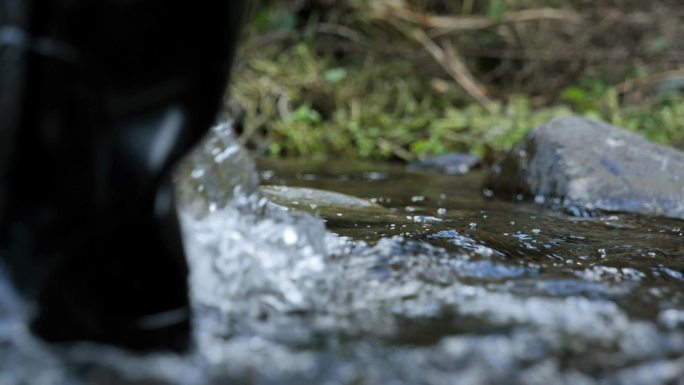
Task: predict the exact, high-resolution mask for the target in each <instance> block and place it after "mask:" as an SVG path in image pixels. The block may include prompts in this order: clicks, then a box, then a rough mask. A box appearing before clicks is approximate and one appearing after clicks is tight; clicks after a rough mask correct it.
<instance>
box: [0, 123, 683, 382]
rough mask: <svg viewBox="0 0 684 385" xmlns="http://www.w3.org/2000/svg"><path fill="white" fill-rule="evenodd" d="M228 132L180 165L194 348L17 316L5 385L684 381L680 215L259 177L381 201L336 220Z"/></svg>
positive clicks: (362, 178) (379, 172)
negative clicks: (278, 188) (291, 205)
mask: <svg viewBox="0 0 684 385" xmlns="http://www.w3.org/2000/svg"><path fill="white" fill-rule="evenodd" d="M226 129H227V128H226V127H219V128H217V131H216V132H215V137H214V139H212V140H210V141H208V142H206V143H205V146H204V148H203V150H202V151H201V152H198V153H197V154H196V155H195V156H194V157H193V158H192V159H191V161H190V162H189V163H188V164H187V165H186V167H185V168H184V169H182V170H181V171H180V173H179V189H180V190H181V192H180V204H181V207H182V215H181V219H182V224H183V228H184V232H185V239H186V249H187V253H188V258H189V265H190V269H191V277H190V283H191V288H192V293H191V295H192V301H193V304H194V318H195V327H196V347H195V349H194V350H193V351H192V352H189V353H187V354H185V355H182V356H176V355H166V354H150V355H146V356H138V355H132V354H130V353H127V352H122V351H119V350H116V349H113V348H107V347H102V346H93V345H87V344H77V345H75V346H67V347H54V346H53V347H48V346H45V345H43V344H41V343H40V342H39V341H36V340H35V339H33V338H31V337H30V336H29V335H28V334H27V333H26V332H25V331H24V329H23V328H22V326H21V325H22V323H21V320H18V319H16V318H12V317H4V318H3V321H2V323H0V325H1V326H2V327H0V373H2V376H0V378H2V380H3V381H4V382H2V383H3V384H5V383H7V384H19V383H37V379H40V378H50V379H51V383H57V384H62V383H64V384H66V383H86V384H91V383H93V384H95V383H101V382H102V381H103V379H107V380H108V381H110V382H111V383H129V384H142V383H145V384H148V383H155V384H156V383H172V384H205V383H217V384H218V383H220V384H224V383H236V384H245V383H251V384H301V383H329V384H378V383H393V384H453V383H468V384H497V383H505V384H548V383H557V384H683V383H684V382H683V381H684V380H683V379H684V290H683V289H684V222H682V221H681V220H677V219H663V218H647V217H640V216H636V215H628V214H614V215H605V216H596V217H590V218H579V217H574V216H570V215H566V214H564V213H562V212H559V211H552V210H547V209H545V208H544V207H542V206H539V205H535V204H527V203H520V204H514V203H510V202H507V201H502V200H495V199H488V198H486V197H485V196H484V194H483V192H482V189H481V185H482V181H483V175H482V174H478V173H472V174H468V175H465V176H450V175H436V174H416V173H407V172H405V171H404V170H403V168H402V167H400V166H393V165H384V164H350V163H349V162H344V163H334V162H328V163H316V162H308V161H307V162H300V161H292V162H285V161H278V162H262V163H261V164H260V165H259V170H260V174H261V179H262V183H263V184H267V185H286V186H291V187H301V188H307V189H320V190H324V191H334V192H338V193H342V194H347V195H350V196H355V197H357V198H360V199H362V200H364V202H365V201H369V202H373V205H369V207H368V212H366V213H365V214H364V209H363V208H362V207H358V206H357V207H355V208H354V215H353V216H344V215H342V216H337V215H327V214H326V215H325V216H323V219H320V218H316V217H314V216H311V215H310V214H305V213H299V212H296V211H293V210H285V209H283V208H282V207H278V206H274V205H272V204H270V203H269V202H268V200H267V199H265V198H264V197H263V196H262V195H261V194H259V193H258V188H257V186H256V175H257V171H256V169H255V168H254V166H253V164H252V163H251V161H250V160H249V159H248V158H247V157H245V156H244V154H243V153H242V152H241V150H239V149H238V148H237V146H236V145H235V143H234V141H233V139H232V138H231V136H230V135H229V134H228V133H227V132H226V131H225V130H226ZM222 154H223V155H222ZM226 170H230V171H226ZM238 186H240V187H238ZM215 189H217V191H214V190H215ZM324 196H325V194H322V195H318V196H317V198H316V199H319V200H320V199H323V200H325V198H324ZM319 203H320V202H319ZM375 205H380V206H382V207H384V209H383V210H384V211H383V212H384V213H385V214H379V213H378V212H377V211H376V208H375ZM312 211H314V213H315V211H316V210H315V209H314V210H312ZM383 215H385V216H384V220H383ZM15 313H16V312H12V311H9V312H7V314H15ZM2 314H6V313H3V312H2V308H0V315H2ZM12 320H14V321H12Z"/></svg>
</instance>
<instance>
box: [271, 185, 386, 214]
mask: <svg viewBox="0 0 684 385" xmlns="http://www.w3.org/2000/svg"><path fill="white" fill-rule="evenodd" d="M259 191H260V192H261V194H263V195H264V196H266V198H268V200H269V201H270V202H271V203H272V204H275V205H277V206H280V207H282V208H284V209H287V210H297V211H304V212H309V213H313V214H317V215H319V216H320V217H322V218H324V219H329V218H334V219H346V220H349V219H352V218H353V219H358V220H361V219H364V220H371V219H372V218H373V217H374V216H381V217H386V216H387V215H389V213H390V211H389V210H388V209H386V208H385V207H382V206H380V205H379V204H377V203H374V202H371V201H370V200H367V199H362V198H357V197H354V196H351V195H345V194H341V193H338V192H334V191H326V190H319V189H315V188H305V187H289V186H260V187H259Z"/></svg>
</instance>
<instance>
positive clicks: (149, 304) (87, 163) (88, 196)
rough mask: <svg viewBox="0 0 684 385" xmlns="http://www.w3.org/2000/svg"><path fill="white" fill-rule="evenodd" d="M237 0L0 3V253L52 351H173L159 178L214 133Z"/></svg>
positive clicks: (170, 256)
mask: <svg viewBox="0 0 684 385" xmlns="http://www.w3.org/2000/svg"><path fill="white" fill-rule="evenodd" d="M242 18H243V2H242V1H226V2H222V1H219V2H206V3H202V4H201V5H200V4H191V3H188V2H186V1H177V0H131V1H118V0H100V1H98V0H52V1H47V0H46V1H40V2H38V1H16V0H0V117H2V119H1V120H0V243H1V245H2V249H0V252H1V253H2V254H3V257H4V258H5V259H6V262H7V264H8V266H9V267H10V270H11V272H12V275H13V277H14V281H15V282H16V284H17V286H18V287H19V288H20V290H21V291H22V292H23V293H24V294H25V296H26V298H27V299H29V301H30V302H31V303H33V304H34V305H35V306H34V307H33V308H34V315H33V323H32V328H33V330H34V331H35V332H36V333H37V334H38V335H40V336H42V337H43V338H45V339H47V340H50V341H74V340H93V341H100V342H105V343H111V344H117V345H121V346H124V347H128V348H133V349H160V348H169V349H174V350H182V349H184V348H185V347H186V346H187V344H188V339H189V335H190V334H189V326H190V324H189V322H190V321H189V320H190V317H189V306H188V292H187V267H186V264H185V260H184V255H183V249H182V244H181V239H180V232H179V229H178V223H177V219H176V215H175V210H174V204H173V196H172V195H173V194H172V191H173V189H172V188H171V186H170V183H169V174H170V171H171V169H172V167H173V166H174V164H175V163H176V162H177V161H178V160H179V159H180V158H181V157H182V156H183V155H184V154H185V153H187V151H188V150H189V149H190V148H191V147H192V146H193V145H194V144H195V143H196V142H197V140H198V139H199V138H200V137H201V136H202V135H203V134H204V132H205V131H206V130H207V129H208V128H209V127H210V126H211V125H212V124H213V122H214V119H215V115H216V113H217V109H218V106H219V103H220V100H221V97H222V95H223V93H224V89H225V86H226V84H227V80H228V79H227V77H228V76H227V75H228V72H229V67H230V63H231V61H232V56H233V54H234V51H235V45H236V44H237V39H238V34H239V28H240V25H241V23H242Z"/></svg>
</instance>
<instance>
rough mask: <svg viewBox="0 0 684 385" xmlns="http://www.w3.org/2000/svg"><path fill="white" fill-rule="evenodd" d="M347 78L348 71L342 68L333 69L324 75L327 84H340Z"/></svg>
mask: <svg viewBox="0 0 684 385" xmlns="http://www.w3.org/2000/svg"><path fill="white" fill-rule="evenodd" d="M346 78H347V70H346V69H344V68H342V67H338V68H331V69H329V70H327V71H325V73H324V74H323V79H325V81H326V82H328V83H333V84H335V83H339V82H341V81H342V80H344V79H346Z"/></svg>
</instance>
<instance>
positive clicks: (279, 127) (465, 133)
mask: <svg viewBox="0 0 684 385" xmlns="http://www.w3.org/2000/svg"><path fill="white" fill-rule="evenodd" d="M271 14H272V13H271ZM348 17H351V18H353V17H355V16H354V15H353V13H352V15H351V16H348ZM262 19H263V17H262ZM359 19H361V17H360V16H358V17H357V19H353V22H355V23H357V24H358V23H360V24H363V23H364V21H363V20H362V21H359ZM259 20H260V19H259V18H255V21H254V22H253V25H252V26H251V27H250V29H249V30H250V33H249V38H248V40H247V41H246V43H245V44H244V47H245V48H244V52H243V54H242V59H241V60H240V61H239V62H238V64H237V66H236V70H235V73H234V78H233V85H232V88H231V97H232V98H233V99H234V100H235V101H237V102H238V103H239V104H240V105H241V106H242V107H243V108H244V110H245V112H246V117H245V121H244V123H245V124H244V129H243V131H242V133H241V138H242V141H243V142H244V143H246V144H247V145H248V146H249V147H250V148H251V149H253V150H255V151H256V152H258V153H259V154H266V155H270V156H278V157H282V156H287V157H309V158H354V159H401V160H406V161H410V160H413V159H416V158H422V157H425V156H429V155H434V154H440V153H444V152H448V151H465V152H472V153H475V154H478V155H485V154H486V153H490V152H492V151H493V152H500V151H503V150H506V149H508V148H510V147H511V145H512V144H513V143H515V142H516V141H517V140H519V139H520V138H521V137H522V136H523V135H524V134H525V133H526V132H528V131H529V130H530V129H532V128H534V127H536V126H538V125H540V124H543V123H544V122H546V121H548V120H549V119H551V118H553V117H557V116H562V115H568V114H573V113H574V114H580V115H585V116H588V117H592V118H596V119H601V120H604V121H607V122H610V123H612V124H615V125H618V126H622V127H626V128H628V129H630V130H634V131H637V132H640V133H643V134H644V135H645V136H647V137H648V138H650V139H652V140H654V141H657V142H660V143H667V144H671V145H674V146H678V147H683V146H684V99H682V98H681V95H678V94H663V93H652V94H649V96H648V97H641V98H638V100H637V101H630V100H628V99H629V98H626V97H625V95H624V92H622V91H621V89H620V87H622V85H624V84H625V83H624V82H621V83H620V84H617V82H614V81H613V82H610V81H604V80H603V79H604V78H605V76H603V74H582V75H581V76H580V77H579V78H578V79H579V81H576V82H575V83H571V84H567V85H566V86H565V87H563V89H562V90H559V89H557V88H555V87H554V88H549V89H548V94H549V95H553V97H544V95H541V96H540V94H539V92H538V91H535V92H529V93H526V92H525V88H524V87H518V89H516V90H513V91H512V92H508V90H506V91H500V90H499V91H500V92H499V93H498V94H497V95H495V97H494V98H493V100H494V104H493V105H491V106H489V107H488V108H485V107H483V106H482V105H480V104H477V103H474V102H473V101H472V100H471V99H470V98H469V96H468V94H466V93H465V92H464V91H463V90H462V88H461V87H459V85H458V84H457V83H456V82H454V81H453V80H452V79H451V78H450V77H449V76H448V74H446V73H445V71H444V70H443V69H442V68H441V67H440V66H439V65H437V64H436V63H431V60H430V58H429V57H427V56H428V55H426V54H425V53H424V52H422V50H421V49H420V47H416V46H412V45H410V44H407V43H406V44H404V46H403V47H396V45H397V44H399V43H397V41H399V40H391V41H387V42H386V44H387V47H389V48H390V49H388V50H387V52H380V51H382V49H383V48H382V47H383V45H382V44H383V41H382V40H383V37H382V36H375V35H373V34H377V35H380V34H382V33H385V32H383V31H379V32H374V31H376V30H377V29H378V28H377V27H375V28H376V29H373V28H370V27H367V28H366V27H363V26H361V27H358V25H357V27H358V28H357V30H358V29H361V30H363V28H366V29H365V30H364V35H363V36H371V37H370V38H371V39H375V40H376V41H373V45H372V47H376V49H375V50H374V49H369V48H368V45H367V44H365V42H363V41H356V42H351V43H349V42H345V43H346V44H347V45H346V46H343V47H342V48H339V47H335V44H339V45H340V46H342V44H341V43H339V42H337V41H334V42H332V43H331V40H330V39H329V38H326V37H325V36H323V35H321V34H318V33H315V32H312V31H311V25H312V24H314V23H320V22H321V21H320V20H319V19H317V20H314V21H311V20H308V22H307V23H306V24H305V25H304V26H302V27H294V26H293V25H289V26H287V27H273V26H272V25H271V27H270V28H267V29H266V30H262V29H260V28H258V27H257V26H255V25H254V24H256V23H257V22H258V21H259ZM262 22H263V20H262ZM271 24H277V23H276V22H273V21H271ZM286 24H287V23H286ZM283 28H285V29H283ZM307 28H308V30H307ZM288 32H290V34H291V35H294V36H295V38H293V39H288V38H285V39H282V37H283V36H286V37H287V36H288ZM343 32H345V30H343ZM279 33H280V34H279ZM331 44H332V46H333V49H331ZM354 44H357V45H359V46H362V47H361V48H359V49H357V47H355V46H354ZM338 48H339V49H338ZM477 74H478V73H477V72H476V75H477ZM633 75H634V77H638V74H636V73H634V74H633ZM540 76H545V75H544V74H540ZM537 82H542V83H543V82H544V79H538V80H537ZM549 83H551V82H549ZM621 84H622V85H621ZM492 88H495V86H492ZM535 89H539V86H538V85H537V86H536V88H535ZM542 89H543V87H542ZM521 90H522V92H521ZM495 91H497V90H495Z"/></svg>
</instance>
